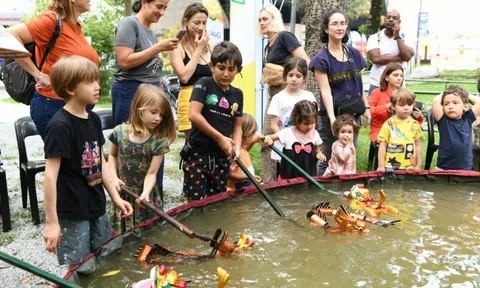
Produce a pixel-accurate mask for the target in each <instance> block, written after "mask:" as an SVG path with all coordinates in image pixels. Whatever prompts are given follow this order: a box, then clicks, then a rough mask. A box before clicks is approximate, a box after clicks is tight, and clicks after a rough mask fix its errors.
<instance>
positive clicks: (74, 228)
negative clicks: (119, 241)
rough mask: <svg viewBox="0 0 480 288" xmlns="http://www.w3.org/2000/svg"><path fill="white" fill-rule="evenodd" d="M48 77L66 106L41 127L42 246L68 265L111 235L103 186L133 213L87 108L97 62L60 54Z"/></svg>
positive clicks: (94, 96) (95, 89) (94, 93)
mask: <svg viewBox="0 0 480 288" xmlns="http://www.w3.org/2000/svg"><path fill="white" fill-rule="evenodd" d="M50 77H51V83H52V88H53V90H54V91H55V93H56V94H57V95H59V96H60V97H62V98H63V99H65V102H66V104H65V106H64V107H63V109H60V110H59V111H58V112H57V113H55V115H54V116H53V117H52V119H51V120H50V122H49V123H48V126H47V129H46V131H45V158H46V159H47V164H46V167H45V176H44V194H45V200H44V204H45V218H46V219H45V222H46V223H45V232H44V239H45V243H46V249H47V250H48V251H49V252H54V253H55V252H56V253H57V258H58V262H59V264H60V265H64V264H68V265H69V269H70V268H72V267H73V266H74V265H75V264H77V263H79V262H81V261H82V260H83V259H84V258H85V257H86V256H87V255H88V254H90V253H91V252H95V251H96V250H97V249H98V248H99V247H100V246H101V244H103V243H104V242H105V241H107V240H108V239H110V237H111V233H110V223H109V219H108V215H107V214H106V211H105V205H106V199H105V192H104V190H103V187H104V185H105V188H106V189H107V191H108V193H109V194H110V197H111V199H112V202H113V203H114V204H115V205H116V206H118V207H119V208H120V209H121V210H122V212H123V213H124V214H125V215H127V216H128V215H131V214H132V206H131V205H130V203H128V202H127V201H124V200H122V199H121V198H120V196H119V195H118V192H117V190H116V189H115V187H114V186H113V184H112V181H111V180H110V175H109V174H108V169H107V165H106V162H105V159H104V157H103V154H102V146H103V144H104V143H105V139H104V137H103V133H102V128H101V122H100V118H99V117H98V116H97V115H96V114H95V113H93V112H91V111H87V110H86V106H87V105H88V104H96V103H97V102H98V98H99V92H100V86H99V85H98V80H99V78H100V73H99V71H98V68H97V66H96V65H95V63H93V62H92V61H91V60H89V59H87V58H84V57H80V56H69V57H63V58H61V59H60V60H59V61H57V62H56V63H55V64H54V65H53V66H52V68H51V70H50ZM103 167H105V169H103Z"/></svg>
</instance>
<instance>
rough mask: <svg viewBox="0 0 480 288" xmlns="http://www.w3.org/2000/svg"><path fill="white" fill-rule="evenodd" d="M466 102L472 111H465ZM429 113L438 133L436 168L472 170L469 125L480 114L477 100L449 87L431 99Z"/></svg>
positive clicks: (470, 127) (462, 90)
mask: <svg viewBox="0 0 480 288" xmlns="http://www.w3.org/2000/svg"><path fill="white" fill-rule="evenodd" d="M468 102H470V103H471V104H472V105H473V106H472V108H471V109H468ZM432 110H433V116H434V117H435V120H436V121H437V122H438V132H439V134H440V144H439V146H438V158H437V168H439V169H442V170H447V169H448V170H471V169H472V167H473V151H472V124H473V122H474V121H475V118H476V117H477V116H478V114H479V113H480V98H479V97H477V96H473V95H468V93H467V91H465V90H464V89H463V88H460V87H458V86H455V85H450V86H448V88H447V90H446V91H445V92H443V93H442V94H440V95H438V96H436V97H435V98H434V99H433V102H432Z"/></svg>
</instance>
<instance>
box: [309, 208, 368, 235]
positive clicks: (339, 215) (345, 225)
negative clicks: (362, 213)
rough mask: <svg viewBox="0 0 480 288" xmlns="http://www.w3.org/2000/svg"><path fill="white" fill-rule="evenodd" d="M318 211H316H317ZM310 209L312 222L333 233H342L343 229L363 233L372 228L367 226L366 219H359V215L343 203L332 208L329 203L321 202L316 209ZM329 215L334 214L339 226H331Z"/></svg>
mask: <svg viewBox="0 0 480 288" xmlns="http://www.w3.org/2000/svg"><path fill="white" fill-rule="evenodd" d="M315 212H316V213H315ZM315 212H314V211H309V212H308V213H307V218H308V219H310V222H312V224H314V225H315V226H318V227H324V228H325V230H326V231H328V232H331V233H340V232H343V231H350V232H359V233H362V234H366V233H370V230H369V229H367V228H366V224H365V222H364V221H362V220H360V219H358V217H356V216H355V217H354V216H351V215H350V214H349V213H348V212H347V210H346V209H345V207H343V205H340V206H338V208H337V209H331V208H330V207H329V206H328V203H321V204H320V206H318V207H317V209H316V211H315ZM327 215H332V216H333V219H334V220H335V222H337V224H338V227H330V226H329V224H328V222H327V218H326V216H327Z"/></svg>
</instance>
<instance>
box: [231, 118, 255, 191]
mask: <svg viewBox="0 0 480 288" xmlns="http://www.w3.org/2000/svg"><path fill="white" fill-rule="evenodd" d="M257 130H258V125H257V121H256V120H255V118H253V117H252V115H250V114H247V113H243V117H242V147H241V148H240V156H239V157H238V158H239V159H240V161H242V163H243V164H244V165H245V167H247V169H248V171H250V173H251V174H252V175H255V170H254V169H253V165H252V161H251V160H250V154H248V151H249V150H250V149H251V148H252V147H253V145H254V144H255V143H258V142H261V141H262V138H263V135H261V134H258V135H256V134H255V133H257ZM255 179H256V180H257V181H258V182H260V181H261V180H262V179H261V178H260V177H259V176H257V175H255ZM250 185H253V183H252V181H250V179H248V176H247V175H246V174H245V173H243V171H242V169H241V168H240V167H238V166H237V165H232V166H231V167H230V173H229V175H228V184H227V191H229V190H237V189H241V188H243V187H246V186H250Z"/></svg>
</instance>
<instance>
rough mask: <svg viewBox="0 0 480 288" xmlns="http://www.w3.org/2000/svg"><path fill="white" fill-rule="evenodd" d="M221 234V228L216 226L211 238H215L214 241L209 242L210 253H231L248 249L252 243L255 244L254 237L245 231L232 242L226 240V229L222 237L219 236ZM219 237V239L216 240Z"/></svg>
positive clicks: (219, 254) (223, 254) (221, 254)
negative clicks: (211, 248)
mask: <svg viewBox="0 0 480 288" xmlns="http://www.w3.org/2000/svg"><path fill="white" fill-rule="evenodd" d="M221 234H222V229H220V228H218V229H217V231H216V232H215V234H214V236H213V239H215V240H216V242H213V241H211V242H210V246H211V247H213V250H212V254H214V255H216V256H227V255H229V254H231V253H236V252H244V251H248V250H250V249H251V248H252V246H253V245H255V239H253V238H252V237H251V236H248V235H247V234H245V233H243V234H242V235H240V238H238V240H237V241H235V242H233V243H232V242H229V241H227V238H228V232H227V231H225V233H223V236H222V237H220V235H221ZM219 238H220V240H218V239H219Z"/></svg>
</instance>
